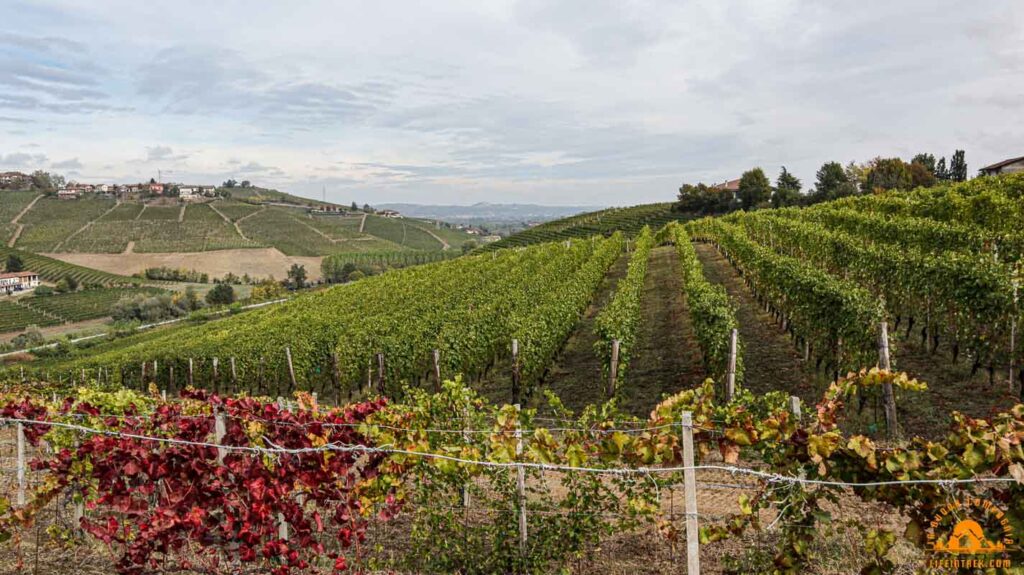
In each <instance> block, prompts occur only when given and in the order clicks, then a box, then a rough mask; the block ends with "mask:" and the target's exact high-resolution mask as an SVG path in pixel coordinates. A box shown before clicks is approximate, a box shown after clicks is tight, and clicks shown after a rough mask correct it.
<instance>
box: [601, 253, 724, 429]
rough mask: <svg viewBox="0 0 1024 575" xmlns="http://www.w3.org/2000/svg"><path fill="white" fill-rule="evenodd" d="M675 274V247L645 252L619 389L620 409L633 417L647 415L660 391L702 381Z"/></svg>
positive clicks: (694, 340) (669, 391) (701, 368)
mask: <svg viewBox="0 0 1024 575" xmlns="http://www.w3.org/2000/svg"><path fill="white" fill-rule="evenodd" d="M679 273H680V272H679V259H678V258H677V257H676V254H675V248H673V247H671V246H666V247H660V248H655V249H653V250H652V251H651V257H650V261H648V263H647V276H646V278H645V279H644V293H643V299H642V300H641V307H642V309H641V313H642V314H643V315H642V317H641V320H640V332H639V334H637V335H638V337H637V344H636V349H635V350H634V351H633V357H632V359H631V360H630V364H629V370H628V373H627V374H626V379H625V381H624V382H623V384H622V387H621V388H620V391H619V394H620V397H621V406H622V407H623V409H625V410H626V411H628V412H630V413H632V414H634V415H636V416H639V417H646V416H647V415H648V414H650V412H651V409H652V408H654V406H655V405H657V404H658V403H659V402H660V401H661V399H662V398H663V397H664V396H665V395H671V394H673V393H676V392H678V391H680V390H682V389H687V388H690V387H695V386H697V385H699V384H700V383H701V382H702V381H704V377H705V373H704V365H703V362H702V361H701V356H700V348H699V347H698V346H697V338H696V337H695V336H694V334H693V327H692V326H691V325H690V320H689V316H690V314H689V310H688V309H687V308H686V302H685V298H684V297H683V292H682V288H683V286H682V281H681V279H680V277H679Z"/></svg>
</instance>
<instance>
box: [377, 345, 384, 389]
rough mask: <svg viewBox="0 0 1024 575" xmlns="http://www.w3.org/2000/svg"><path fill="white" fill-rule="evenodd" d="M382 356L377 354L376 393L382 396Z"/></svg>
mask: <svg viewBox="0 0 1024 575" xmlns="http://www.w3.org/2000/svg"><path fill="white" fill-rule="evenodd" d="M384 379H385V378H384V354H383V353H378V354H377V391H378V392H379V393H380V394H381V395H384V385H385V384H384Z"/></svg>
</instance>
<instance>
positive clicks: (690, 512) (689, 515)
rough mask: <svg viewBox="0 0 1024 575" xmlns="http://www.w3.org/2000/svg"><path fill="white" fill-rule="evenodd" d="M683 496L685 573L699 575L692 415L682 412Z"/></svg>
mask: <svg viewBox="0 0 1024 575" xmlns="http://www.w3.org/2000/svg"><path fill="white" fill-rule="evenodd" d="M682 424H683V425H682V427H683V495H684V501H685V505H686V573H687V575H700V532H699V530H698V528H697V470H696V469H694V456H693V414H692V413H691V412H689V411H684V412H683V414H682Z"/></svg>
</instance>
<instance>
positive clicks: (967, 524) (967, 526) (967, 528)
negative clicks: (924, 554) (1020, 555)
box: [932, 519, 1006, 554]
mask: <svg viewBox="0 0 1024 575" xmlns="http://www.w3.org/2000/svg"><path fill="white" fill-rule="evenodd" d="M932 549H934V550H935V551H945V552H947V553H966V554H973V553H1001V552H1003V551H1006V545H1004V544H1002V543H993V542H991V541H989V540H988V539H986V538H985V532H984V530H982V528H981V525H979V524H978V522H977V521H975V520H973V519H964V520H963V521H961V522H959V523H957V524H956V526H955V527H953V533H952V534H951V535H950V536H949V540H948V541H947V542H945V543H943V542H942V541H941V540H936V541H935V543H934V544H933V545H932Z"/></svg>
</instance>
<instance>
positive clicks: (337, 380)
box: [331, 351, 341, 405]
mask: <svg viewBox="0 0 1024 575" xmlns="http://www.w3.org/2000/svg"><path fill="white" fill-rule="evenodd" d="M331 387H333V388H334V397H335V400H336V401H337V403H338V405H341V367H340V366H339V365H338V352H336V351H332V352H331Z"/></svg>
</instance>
